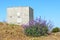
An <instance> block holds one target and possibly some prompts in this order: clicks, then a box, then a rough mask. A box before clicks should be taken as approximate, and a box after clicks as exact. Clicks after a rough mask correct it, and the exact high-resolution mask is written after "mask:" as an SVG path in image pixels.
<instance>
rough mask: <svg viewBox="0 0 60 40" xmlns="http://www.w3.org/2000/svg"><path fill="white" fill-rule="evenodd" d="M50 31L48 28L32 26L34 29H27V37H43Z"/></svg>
mask: <svg viewBox="0 0 60 40" xmlns="http://www.w3.org/2000/svg"><path fill="white" fill-rule="evenodd" d="M47 31H48V28H47V27H42V28H41V27H36V26H32V27H27V28H26V29H25V34H26V35H27V36H34V37H38V36H42V35H46V34H47Z"/></svg>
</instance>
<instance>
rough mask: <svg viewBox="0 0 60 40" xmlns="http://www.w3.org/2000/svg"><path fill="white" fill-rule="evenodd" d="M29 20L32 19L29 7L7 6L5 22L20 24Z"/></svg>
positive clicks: (31, 10) (31, 11)
mask: <svg viewBox="0 0 60 40" xmlns="http://www.w3.org/2000/svg"><path fill="white" fill-rule="evenodd" d="M30 20H33V9H32V8H31V7H10V8H7V23H9V24H18V25H22V24H26V23H28V22H29V21H30ZM28 24H29V23H28Z"/></svg>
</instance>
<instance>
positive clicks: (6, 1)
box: [0, 0, 60, 27]
mask: <svg viewBox="0 0 60 40" xmlns="http://www.w3.org/2000/svg"><path fill="white" fill-rule="evenodd" d="M18 6H30V7H32V8H33V9H34V19H35V18H36V17H39V16H41V17H42V19H44V18H45V19H46V20H48V21H49V20H51V21H52V23H53V24H54V25H55V26H58V27H60V0H0V21H4V20H6V8H7V7H18Z"/></svg>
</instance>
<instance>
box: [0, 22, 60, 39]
mask: <svg viewBox="0 0 60 40" xmlns="http://www.w3.org/2000/svg"><path fill="white" fill-rule="evenodd" d="M23 31H24V30H23V28H22V27H21V26H18V25H15V26H11V25H9V24H7V23H0V40H60V33H59V32H58V33H54V34H51V35H49V36H42V37H27V36H26V35H24V32H23Z"/></svg>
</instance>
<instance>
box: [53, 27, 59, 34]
mask: <svg viewBox="0 0 60 40" xmlns="http://www.w3.org/2000/svg"><path fill="white" fill-rule="evenodd" d="M59 31H60V29H59V28H58V27H55V28H53V29H52V32H54V33H55V32H59Z"/></svg>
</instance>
